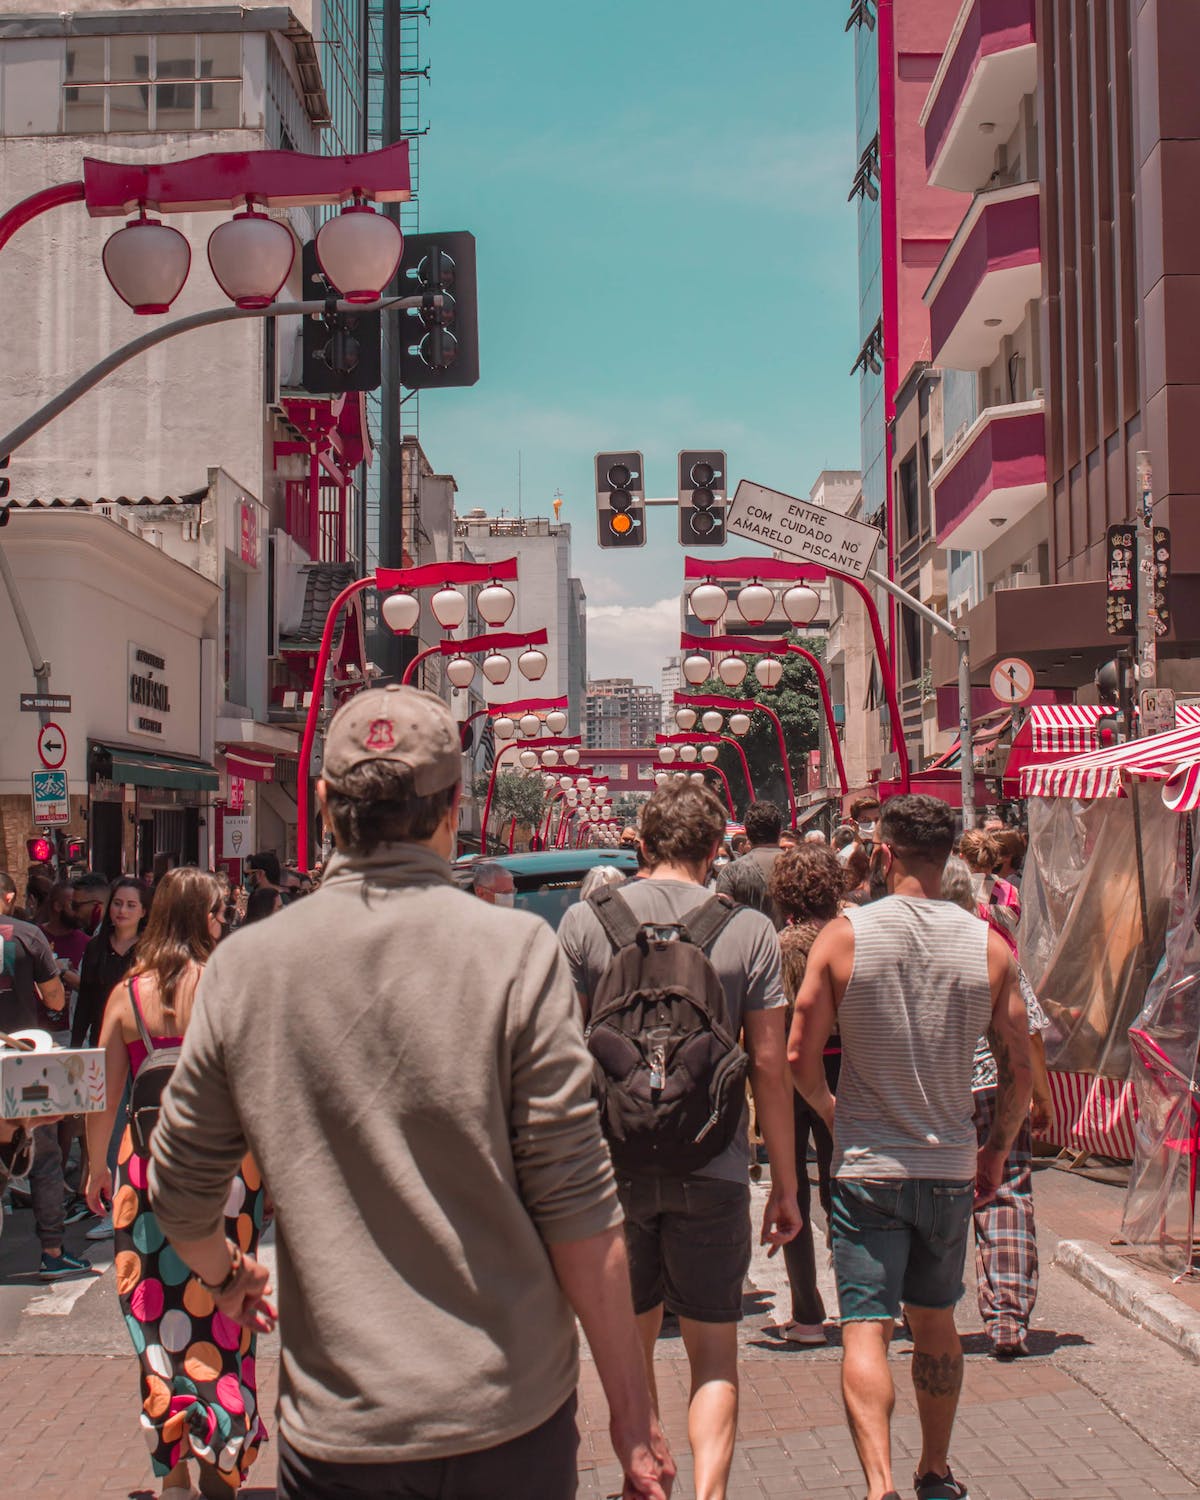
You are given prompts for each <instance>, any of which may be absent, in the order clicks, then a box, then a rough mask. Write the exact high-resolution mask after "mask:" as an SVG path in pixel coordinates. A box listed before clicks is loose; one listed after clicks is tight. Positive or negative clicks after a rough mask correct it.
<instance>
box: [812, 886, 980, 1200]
mask: <svg viewBox="0 0 1200 1500" xmlns="http://www.w3.org/2000/svg"><path fill="white" fill-rule="evenodd" d="M846 916H847V917H849V919H850V922H851V924H852V925H853V927H854V970H853V972H852V974H851V976H850V983H849V984H848V985H847V986H846V993H845V995H844V996H843V997H842V1003H841V1004H840V1005H839V1006H838V1028H839V1030H840V1032H841V1036H842V1072H841V1078H840V1080H839V1082H838V1088H837V1110H836V1112H835V1115H834V1141H833V1175H834V1176H835V1177H863V1178H888V1177H914V1178H942V1179H944V1180H947V1181H954V1182H966V1181H968V1180H969V1179H972V1178H973V1177H974V1176H975V1152H976V1145H975V1127H974V1124H973V1123H972V1115H973V1111H974V1106H973V1102H972V1098H971V1059H972V1056H973V1054H974V1052H975V1044H976V1042H977V1041H978V1040H979V1038H980V1035H981V1034H982V1033H983V1031H984V1030H985V1029H986V1028H987V1025H988V1022H989V1020H990V1018H991V1011H992V994H991V985H990V983H989V982H988V964H987V944H988V928H987V924H986V923H985V922H981V921H980V920H979V918H978V917H973V916H972V915H971V914H970V913H969V912H965V911H963V910H962V908H961V907H959V906H954V905H952V904H951V903H950V902H949V901H931V900H927V899H924V898H921V897H912V896H887V897H885V898H884V899H883V900H882V901H874V902H872V903H871V904H870V905H868V906H859V907H851V908H850V909H849V910H848V911H847V912H846Z"/></svg>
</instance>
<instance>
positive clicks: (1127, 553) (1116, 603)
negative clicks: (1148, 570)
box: [1105, 521, 1137, 635]
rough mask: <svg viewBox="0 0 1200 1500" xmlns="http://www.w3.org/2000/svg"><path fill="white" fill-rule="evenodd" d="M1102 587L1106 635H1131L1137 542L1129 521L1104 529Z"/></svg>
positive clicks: (1135, 582) (1134, 603) (1132, 629)
mask: <svg viewBox="0 0 1200 1500" xmlns="http://www.w3.org/2000/svg"><path fill="white" fill-rule="evenodd" d="M1107 541H1108V552H1107V561H1106V566H1105V586H1106V588H1107V591H1108V598H1107V600H1106V608H1107V611H1108V613H1107V620H1106V623H1107V625H1108V633H1109V635H1133V633H1134V629H1135V626H1134V611H1135V609H1136V606H1137V540H1136V532H1135V529H1134V527H1133V525H1132V523H1131V522H1128V521H1127V522H1125V523H1124V524H1123V525H1119V526H1110V527H1109V528H1108V537H1107Z"/></svg>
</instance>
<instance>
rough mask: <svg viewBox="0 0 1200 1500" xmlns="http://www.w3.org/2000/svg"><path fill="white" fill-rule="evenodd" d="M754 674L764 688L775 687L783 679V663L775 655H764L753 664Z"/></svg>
mask: <svg viewBox="0 0 1200 1500" xmlns="http://www.w3.org/2000/svg"><path fill="white" fill-rule="evenodd" d="M754 675H755V677H757V678H758V680H759V683H760V685H761V686H762V687H765V688H776V687H778V686H779V684H780V683H781V682H782V681H783V663H782V662H781V661H780V660H779V658H778V657H777V656H764V657H762V658H760V660H759V661H757V662H755V664H754Z"/></svg>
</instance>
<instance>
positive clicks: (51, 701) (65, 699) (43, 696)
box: [21, 693, 71, 714]
mask: <svg viewBox="0 0 1200 1500" xmlns="http://www.w3.org/2000/svg"><path fill="white" fill-rule="evenodd" d="M21 712H22V713H23V714H42V713H46V714H69V713H70V712H71V695H70V693H22V694H21Z"/></svg>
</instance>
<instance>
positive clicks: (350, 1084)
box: [150, 845, 621, 1462]
mask: <svg viewBox="0 0 1200 1500" xmlns="http://www.w3.org/2000/svg"><path fill="white" fill-rule="evenodd" d="M590 1080H591V1067H590V1061H589V1058H588V1054H587V1051H586V1049H585V1047H584V1044H583V1037H582V1032H581V1027H580V1022H579V1017H578V1008H577V1005H576V1002H575V998H574V993H573V989H572V985H571V981H570V978H569V976H568V974H567V970H566V966H565V964H564V962H563V960H562V958H561V957H560V954H559V950H558V945H557V943H556V942H555V939H554V934H553V933H552V932H551V930H550V928H549V927H548V926H547V925H546V924H545V922H543V921H542V919H541V918H540V917H534V916H531V915H527V914H525V913H523V912H514V911H511V910H504V909H501V908H496V907H493V906H489V905H486V904H485V903H484V902H482V901H479V900H477V899H476V898H475V897H473V896H469V895H467V894H465V893H464V892H461V891H459V890H457V889H455V887H454V885H453V883H452V881H451V877H450V870H449V866H448V865H447V864H446V863H445V862H444V861H443V860H441V859H440V858H438V857H437V856H436V855H435V854H433V853H431V852H430V851H429V850H427V849H423V848H421V847H420V846H417V845H396V846H392V847H390V848H387V849H385V850H381V851H378V852H377V853H376V854H374V855H372V856H371V857H370V858H367V859H360V860H350V859H347V858H344V857H341V856H337V857H335V858H334V859H333V860H332V861H331V862H330V865H329V869H328V872H327V874H326V877H325V880H324V883H323V884H322V886H321V889H320V890H319V891H318V892H317V893H316V894H315V895H313V896H309V897H306V898H305V899H304V900H302V901H298V902H296V903H294V904H293V905H291V906H289V907H286V908H285V909H284V910H283V911H281V912H279V913H278V914H277V915H275V916H273V917H271V918H270V919H269V920H268V921H266V922H262V923H256V924H255V925H254V926H253V927H251V928H249V929H247V930H246V931H244V932H240V933H236V934H235V935H234V936H233V937H231V938H230V939H229V940H228V941H227V942H225V943H223V944H222V945H221V946H220V947H219V948H218V949H217V951H216V953H215V954H214V955H213V957H212V959H211V960H210V962H209V964H208V967H207V968H206V970H205V972H204V977H203V979H202V980H201V983H200V987H199V990H198V992H197V1001H196V1006H195V1010H194V1012H193V1015H192V1019H191V1023H190V1025H189V1027H188V1031H187V1037H186V1040H185V1042H184V1047H183V1055H182V1058H181V1060H180V1063H179V1066H178V1068H177V1069H176V1072H175V1075H174V1077H173V1079H172V1081H171V1084H170V1087H169V1089H168V1091H167V1095H166V1101H165V1105H164V1108H163V1112H162V1118H161V1120H160V1122H159V1125H158V1128H157V1130H156V1131H155V1135H154V1158H153V1163H152V1166H151V1173H150V1187H151V1193H152V1196H153V1200H154V1208H155V1212H156V1213H157V1215H158V1218H159V1221H160V1223H161V1225H162V1227H163V1229H164V1231H165V1232H166V1233H167V1235H169V1236H171V1237H172V1238H175V1239H197V1238H201V1237H203V1236H204V1235H207V1234H209V1233H211V1232H212V1231H213V1230H214V1229H216V1228H218V1227H219V1226H220V1224H221V1222H222V1210H223V1205H224V1201H225V1197H226V1194H227V1190H228V1186H229V1183H230V1180H231V1178H232V1176H233V1173H234V1171H235V1170H236V1168H237V1166H238V1163H239V1162H240V1160H241V1157H242V1155H243V1154H244V1152H245V1151H246V1150H247V1149H248V1150H249V1151H250V1152H252V1153H253V1155H254V1157H255V1159H256V1161H257V1163H258V1165H259V1166H260V1168H261V1169H262V1172H263V1176H264V1178H265V1180H266V1183H267V1186H268V1189H269V1191H270V1193H271V1195H272V1197H273V1198H274V1200H275V1207H276V1215H277V1231H278V1280H279V1285H278V1289H277V1290H278V1297H279V1309H280V1334H281V1339H282V1365H281V1377H280V1417H281V1427H282V1431H283V1434H284V1436H285V1437H286V1438H287V1440H288V1441H289V1443H291V1444H292V1445H293V1446H294V1447H295V1448H296V1449H297V1450H298V1451H299V1452H300V1453H303V1454H305V1455H307V1456H309V1457H311V1458H316V1459H322V1460H327V1461H330V1462H339V1461H340V1462H355V1461H358V1462H390V1461H400V1460H406V1459H420V1458H438V1457H444V1456H446V1455H449V1454H453V1453H462V1452H470V1451H475V1450H479V1449H482V1448H487V1447H491V1446H492V1445H494V1444H497V1443H502V1442H505V1441H507V1440H508V1439H510V1438H513V1437H516V1436H519V1435H520V1434H522V1433H524V1432H527V1431H529V1430H531V1429H532V1428H534V1427H536V1426H538V1425H539V1424H540V1423H541V1422H543V1421H545V1420H546V1419H547V1418H548V1417H549V1416H551V1415H552V1414H553V1413H554V1412H555V1411H556V1410H557V1409H558V1407H559V1406H561V1405H562V1403H563V1402H564V1401H565V1400H567V1398H568V1397H569V1396H570V1394H571V1393H572V1391H573V1390H574V1388H575V1382H576V1376H577V1358H578V1348H577V1342H576V1335H575V1324H574V1319H573V1317H572V1315H571V1311H570V1309H569V1307H568V1305H567V1302H566V1300H565V1298H564V1297H563V1295H562V1292H561V1290H560V1288H559V1286H558V1283H557V1281H556V1280H555V1277H554V1273H553V1269H552V1267H551V1263H550V1260H549V1257H548V1256H547V1254H546V1244H547V1243H550V1244H553V1243H555V1242H557V1241H567V1240H578V1239H584V1238H587V1237H588V1236H590V1235H594V1234H597V1233H599V1232H601V1231H602V1230H605V1229H608V1228H610V1227H612V1226H615V1225H617V1224H619V1223H620V1222H621V1212H620V1208H619V1206H618V1204H617V1199H616V1191H615V1187H614V1183H613V1177H612V1170H611V1167H610V1164H609V1159H608V1151H607V1148H606V1146H605V1144H604V1141H603V1139H602V1137H601V1134H600V1128H599V1123H598V1120H597V1116H596V1110H595V1106H594V1104H593V1103H592V1100H591V1095H590Z"/></svg>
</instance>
